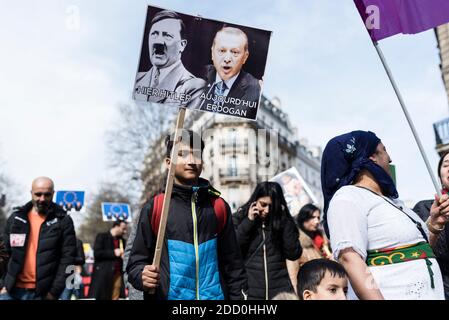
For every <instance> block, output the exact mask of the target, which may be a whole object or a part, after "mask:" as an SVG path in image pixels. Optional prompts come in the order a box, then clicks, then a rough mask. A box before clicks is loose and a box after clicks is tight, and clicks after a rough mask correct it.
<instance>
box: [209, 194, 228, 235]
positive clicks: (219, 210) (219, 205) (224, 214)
mask: <svg viewBox="0 0 449 320" xmlns="http://www.w3.org/2000/svg"><path fill="white" fill-rule="evenodd" d="M210 201H211V202H212V206H213V207H214V211H215V215H216V216H217V220H218V230H217V234H219V233H220V232H221V231H223V229H224V227H225V225H226V220H227V219H228V211H227V210H226V204H225V202H224V200H223V199H222V198H220V197H211V199H210Z"/></svg>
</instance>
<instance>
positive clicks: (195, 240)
mask: <svg viewBox="0 0 449 320" xmlns="http://www.w3.org/2000/svg"><path fill="white" fill-rule="evenodd" d="M197 198H198V193H197V192H194V193H193V194H192V201H191V202H192V220H193V247H194V248H195V287H196V300H200V286H199V269H200V257H199V252H198V251H199V249H198V225H197V219H196V218H197V217H196V201H197Z"/></svg>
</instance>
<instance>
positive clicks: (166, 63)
mask: <svg viewBox="0 0 449 320" xmlns="http://www.w3.org/2000/svg"><path fill="white" fill-rule="evenodd" d="M186 46H187V39H185V24H184V22H183V21H182V19H181V18H180V16H179V15H178V14H177V13H176V12H174V11H170V10H163V11H160V12H158V13H156V14H155V15H154V17H153V18H152V20H151V28H150V31H149V34H148V50H149V56H150V61H151V65H152V67H151V69H150V70H148V71H146V72H138V73H137V76H136V83H135V87H134V99H136V100H140V101H150V102H157V103H163V104H169V105H172V106H180V107H187V108H194V107H195V105H197V104H199V102H200V101H199V96H200V94H201V93H202V91H203V89H204V87H205V85H206V83H205V81H204V80H203V79H201V78H197V77H195V76H194V75H193V74H192V73H190V72H189V71H188V70H187V69H186V68H185V67H184V65H183V63H182V61H181V56H182V53H183V51H184V49H185V48H186ZM144 47H145V46H144Z"/></svg>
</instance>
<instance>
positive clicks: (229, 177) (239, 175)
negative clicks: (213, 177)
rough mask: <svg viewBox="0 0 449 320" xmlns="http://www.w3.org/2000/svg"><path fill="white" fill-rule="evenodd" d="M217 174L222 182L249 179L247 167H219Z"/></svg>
mask: <svg viewBox="0 0 449 320" xmlns="http://www.w3.org/2000/svg"><path fill="white" fill-rule="evenodd" d="M219 174H220V180H221V181H222V182H231V181H248V180H249V169H248V168H220V170H219Z"/></svg>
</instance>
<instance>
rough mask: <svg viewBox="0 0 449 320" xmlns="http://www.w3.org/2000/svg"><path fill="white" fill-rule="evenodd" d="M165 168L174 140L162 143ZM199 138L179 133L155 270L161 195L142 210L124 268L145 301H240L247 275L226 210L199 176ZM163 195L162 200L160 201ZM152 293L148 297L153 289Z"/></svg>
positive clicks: (200, 157) (168, 138)
mask: <svg viewBox="0 0 449 320" xmlns="http://www.w3.org/2000/svg"><path fill="white" fill-rule="evenodd" d="M166 146H167V153H166V156H167V158H166V165H167V167H168V166H169V165H170V163H171V159H170V153H171V150H172V148H173V137H167V139H166ZM203 149H204V143H203V141H202V140H201V137H200V136H199V135H198V134H196V133H194V132H192V131H184V132H183V135H182V139H181V142H180V146H179V151H178V160H177V163H176V164H175V173H174V186H173V192H172V197H171V203H170V207H169V208H170V209H169V214H168V221H167V226H166V230H165V231H166V233H165V239H166V240H165V242H164V247H163V251H162V259H161V264H160V268H158V267H156V266H154V265H152V264H151V263H152V261H153V256H154V250H155V245H156V238H157V234H158V226H159V220H160V214H161V199H163V194H160V195H157V196H155V197H153V198H152V199H151V200H150V201H149V202H148V203H147V204H146V205H145V206H144V207H143V209H142V212H141V214H140V220H139V223H138V225H137V232H136V238H135V240H134V244H133V247H132V249H131V254H130V258H129V262H128V265H127V272H128V280H129V282H130V283H131V284H132V285H133V286H134V287H135V288H136V289H138V290H142V291H144V299H151V298H153V299H168V300H179V299H182V300H223V299H242V298H243V297H244V295H245V292H246V286H247V284H246V275H245V271H244V267H243V262H242V258H241V254H240V249H239V247H238V244H237V240H236V236H235V231H234V226H233V224H232V220H231V218H232V217H231V211H230V208H229V206H228V204H227V203H226V202H225V201H224V200H223V199H222V198H220V193H219V192H218V191H216V190H215V189H214V188H213V187H212V186H211V185H210V184H209V182H208V181H207V180H205V179H202V178H200V177H199V176H200V174H201V171H202V165H203V162H202V151H203ZM161 195H162V197H161ZM154 289H155V294H152V295H150V294H148V291H149V290H154Z"/></svg>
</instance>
